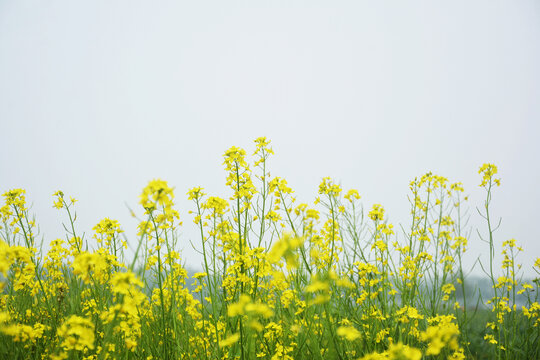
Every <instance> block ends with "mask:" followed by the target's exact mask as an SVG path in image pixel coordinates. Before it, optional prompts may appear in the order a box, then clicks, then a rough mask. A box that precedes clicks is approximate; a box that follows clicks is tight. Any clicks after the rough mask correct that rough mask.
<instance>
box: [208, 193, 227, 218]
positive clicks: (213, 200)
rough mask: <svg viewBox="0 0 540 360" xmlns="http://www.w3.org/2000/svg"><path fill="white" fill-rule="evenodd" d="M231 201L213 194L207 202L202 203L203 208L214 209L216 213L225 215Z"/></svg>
mask: <svg viewBox="0 0 540 360" xmlns="http://www.w3.org/2000/svg"><path fill="white" fill-rule="evenodd" d="M228 207H229V203H228V202H227V200H224V199H221V198H219V197H215V196H211V197H209V198H208V199H207V200H206V202H205V203H204V204H203V205H202V208H203V209H209V210H212V211H213V213H214V214H215V215H223V214H225V212H226V211H227V208H228Z"/></svg>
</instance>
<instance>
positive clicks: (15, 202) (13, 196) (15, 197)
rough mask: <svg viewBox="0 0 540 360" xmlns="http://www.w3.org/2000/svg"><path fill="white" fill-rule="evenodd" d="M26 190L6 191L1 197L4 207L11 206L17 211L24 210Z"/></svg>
mask: <svg viewBox="0 0 540 360" xmlns="http://www.w3.org/2000/svg"><path fill="white" fill-rule="evenodd" d="M24 194H26V190H24V189H13V190H9V191H6V192H5V193H4V194H3V196H4V199H5V202H6V206H8V207H9V206H13V207H15V208H17V209H18V210H19V211H24V210H26V208H25V205H26V198H25V195H24Z"/></svg>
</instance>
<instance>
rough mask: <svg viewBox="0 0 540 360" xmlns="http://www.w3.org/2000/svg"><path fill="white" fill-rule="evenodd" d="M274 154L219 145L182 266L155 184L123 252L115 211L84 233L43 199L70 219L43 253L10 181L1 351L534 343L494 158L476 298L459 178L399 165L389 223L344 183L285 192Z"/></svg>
mask: <svg viewBox="0 0 540 360" xmlns="http://www.w3.org/2000/svg"><path fill="white" fill-rule="evenodd" d="M272 154H273V151H272V149H271V147H270V142H269V141H268V140H267V139H266V138H259V139H257V140H255V151H254V152H253V153H252V155H251V157H248V156H247V155H246V152H245V151H244V150H243V149H240V148H237V147H231V148H230V149H229V150H227V151H226V152H225V154H224V163H223V165H224V167H225V171H226V174H227V177H226V184H227V186H228V187H229V188H230V196H226V198H221V197H217V196H212V195H209V194H206V193H205V190H204V189H203V188H200V187H195V188H193V189H191V190H189V191H188V192H187V194H186V196H187V197H188V198H189V200H191V201H192V202H193V215H194V216H195V218H194V224H193V225H192V226H195V227H196V229H197V232H198V233H199V234H200V242H199V244H196V248H197V250H198V251H199V252H200V253H201V255H202V264H201V267H202V272H198V273H195V274H192V275H191V276H190V275H188V272H187V270H186V269H185V268H184V267H183V266H182V263H183V259H182V255H181V253H180V252H179V248H180V246H179V244H180V243H181V242H182V238H180V237H179V235H178V234H179V227H180V214H179V212H178V211H177V210H176V209H175V203H174V201H175V194H174V192H173V188H172V187H171V186H170V185H169V184H168V183H167V182H166V181H163V180H153V181H150V182H149V183H148V185H147V186H146V187H145V188H144V189H143V191H142V193H141V196H140V205H141V207H142V209H144V214H145V215H144V216H145V217H144V219H143V220H142V221H141V222H140V224H139V226H138V229H137V230H138V238H137V239H130V243H131V244H135V254H134V256H129V257H128V256H127V255H126V253H125V252H126V249H127V245H128V244H127V242H126V239H125V238H124V237H123V236H122V235H123V234H122V233H123V230H122V227H121V225H120V224H119V223H118V221H116V220H113V219H108V218H104V219H103V220H101V221H100V222H99V223H98V224H97V225H95V227H94V228H93V237H92V239H90V240H85V239H83V238H82V237H81V236H80V234H79V232H78V231H77V228H76V224H75V216H76V215H75V208H76V205H75V203H76V200H75V199H74V198H71V197H69V196H68V195H66V194H64V193H63V192H62V191H58V192H56V193H55V194H54V196H53V206H54V207H56V208H57V209H58V210H59V211H65V212H66V213H67V216H68V218H69V219H70V223H69V224H68V225H67V226H66V227H65V228H66V229H65V230H66V235H67V236H66V239H65V240H63V239H56V240H52V241H50V244H49V247H48V249H49V250H48V251H47V252H46V253H42V252H41V251H39V250H38V248H41V247H40V246H39V244H38V240H37V239H36V235H35V234H36V233H37V226H38V225H37V224H36V223H35V221H34V220H33V219H34V218H33V216H32V215H31V214H30V213H29V210H28V208H27V202H26V192H25V190H23V189H13V190H8V191H6V192H5V193H4V194H3V201H4V203H3V204H2V207H1V208H0V216H1V220H2V222H1V229H0V275H1V276H0V358H2V359H53V360H59V359H88V360H91V359H145V360H150V359H208V360H209V359H242V360H246V359H272V360H277V359H283V360H285V359H342V360H344V359H364V360H368V359H400V360H405V359H407V360H419V359H456V360H457V359H537V358H540V343H539V339H540V326H539V325H540V317H539V315H540V304H539V302H538V290H539V282H538V279H537V280H535V281H531V282H525V281H522V277H521V276H520V274H521V271H522V269H521V267H520V265H519V264H518V263H516V261H515V259H516V255H517V254H518V253H519V252H521V251H523V250H522V248H521V247H520V246H519V245H518V244H517V243H516V241H515V240H513V239H508V240H504V241H503V240H501V239H495V237H494V230H495V229H494V224H493V221H492V218H493V215H492V214H491V212H490V202H491V199H492V196H494V193H495V190H496V189H497V187H498V186H499V185H500V184H501V181H500V179H499V178H498V177H497V167H496V166H495V165H492V164H484V165H482V166H481V167H480V169H479V174H480V179H479V184H480V186H481V187H482V188H483V189H484V190H485V200H484V203H483V204H482V205H481V206H480V207H479V209H480V213H481V215H482V216H483V218H484V219H485V222H486V228H487V231H486V232H485V233H483V234H482V237H483V239H484V240H485V242H486V252H489V262H487V263H485V264H482V268H483V269H484V271H485V273H486V274H487V276H488V277H489V278H490V280H491V283H492V290H493V292H492V294H490V296H489V298H485V294H484V297H482V294H479V293H473V294H467V292H468V291H469V292H470V289H468V288H467V287H466V286H465V283H466V274H467V271H468V269H465V268H464V265H463V259H464V257H465V256H466V254H467V248H468V241H469V239H468V238H467V234H470V231H468V229H467V227H466V226H465V225H464V224H465V221H464V209H465V207H466V202H467V197H466V196H465V195H464V189H463V186H462V184H461V183H450V182H449V181H448V180H447V179H446V178H445V177H442V176H438V175H435V174H432V173H427V174H425V175H423V176H421V177H419V178H416V179H414V180H412V181H411V182H410V186H409V187H410V193H409V199H410V203H411V211H410V215H411V216H410V222H409V223H408V224H406V225H405V224H404V225H403V226H402V227H401V228H400V230H399V236H398V234H396V232H398V230H397V226H393V225H392V224H390V223H389V222H388V221H387V217H386V214H385V209H384V207H383V206H382V205H380V204H373V205H370V206H368V207H366V210H364V206H363V205H362V202H361V197H360V194H359V192H358V191H357V190H354V189H351V190H345V189H342V187H341V186H340V185H339V184H338V183H336V182H335V181H333V180H332V179H330V178H324V179H322V182H321V183H320V186H319V191H318V197H317V199H316V201H315V203H314V204H311V205H309V204H306V203H299V202H298V201H297V199H296V198H295V196H294V192H293V190H292V189H291V188H290V187H289V185H288V184H287V181H286V180H285V179H282V178H278V177H274V178H271V177H270V173H269V168H268V159H269V158H270V156H271V155H272ZM499 252H502V254H503V257H504V260H503V262H502V266H497V265H496V261H495V257H496V254H497V253H499ZM534 271H536V272H537V273H540V258H539V259H537V260H536V263H535V264H534ZM458 293H459V294H460V296H459V297H458V295H457V294H458ZM518 297H520V299H525V304H524V305H521V304H520V305H519V306H518V304H517V298H518ZM471 298H472V299H476V300H475V301H471Z"/></svg>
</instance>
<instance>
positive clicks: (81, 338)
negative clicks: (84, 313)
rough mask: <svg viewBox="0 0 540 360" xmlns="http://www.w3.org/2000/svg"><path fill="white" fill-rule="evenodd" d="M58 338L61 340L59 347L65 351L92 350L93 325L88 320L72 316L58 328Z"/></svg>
mask: <svg viewBox="0 0 540 360" xmlns="http://www.w3.org/2000/svg"><path fill="white" fill-rule="evenodd" d="M58 337H59V338H61V339H63V341H62V344H61V346H62V347H63V348H64V350H65V351H68V350H78V351H82V350H84V349H85V348H88V349H93V348H94V324H93V323H92V321H91V320H90V319H87V318H83V317H80V316H77V315H72V316H70V317H69V318H68V319H67V320H66V321H65V322H64V323H63V324H62V326H60V328H58Z"/></svg>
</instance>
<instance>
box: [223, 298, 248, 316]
mask: <svg viewBox="0 0 540 360" xmlns="http://www.w3.org/2000/svg"><path fill="white" fill-rule="evenodd" d="M250 302H251V298H250V297H249V296H248V295H245V294H242V295H240V298H239V299H238V302H236V303H233V304H230V305H229V307H228V309H227V314H228V315H229V317H234V316H238V315H244V314H245V307H246V305H247V304H249V303H250Z"/></svg>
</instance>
